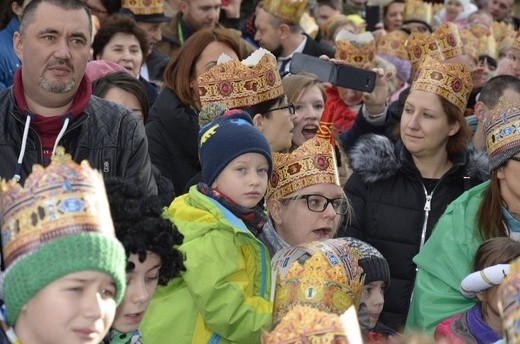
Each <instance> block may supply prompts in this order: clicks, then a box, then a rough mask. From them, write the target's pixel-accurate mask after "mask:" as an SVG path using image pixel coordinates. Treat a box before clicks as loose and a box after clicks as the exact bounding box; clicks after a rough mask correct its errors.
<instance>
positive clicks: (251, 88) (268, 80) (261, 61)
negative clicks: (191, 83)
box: [198, 48, 283, 109]
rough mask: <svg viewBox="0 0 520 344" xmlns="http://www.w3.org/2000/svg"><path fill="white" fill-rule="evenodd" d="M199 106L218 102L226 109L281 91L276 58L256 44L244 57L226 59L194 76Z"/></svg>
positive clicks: (271, 95) (252, 103) (260, 100)
mask: <svg viewBox="0 0 520 344" xmlns="http://www.w3.org/2000/svg"><path fill="white" fill-rule="evenodd" d="M198 87H199V95H200V102H201V105H202V107H204V106H207V105H208V104H211V103H220V104H223V105H225V106H227V107H228V108H230V109H234V108H240V107H245V106H252V105H256V104H259V103H261V102H264V101H267V100H271V99H275V98H277V97H279V96H281V95H282V94H283V86H282V79H281V78H280V73H279V72H278V64H277V62H276V58H275V57H274V55H273V54H271V53H270V52H269V51H267V50H265V49H263V48H260V49H258V50H256V51H255V52H254V53H253V54H252V55H251V56H249V57H248V58H247V59H245V60H244V61H242V62H240V61H238V60H233V59H229V60H227V61H226V62H224V63H221V64H217V65H216V66H214V67H213V68H211V69H210V70H209V71H207V72H206V73H204V74H202V75H201V76H199V78H198Z"/></svg>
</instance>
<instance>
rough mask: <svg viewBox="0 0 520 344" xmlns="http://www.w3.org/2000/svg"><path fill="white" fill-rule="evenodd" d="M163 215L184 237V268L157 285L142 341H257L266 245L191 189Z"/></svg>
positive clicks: (266, 280) (266, 303)
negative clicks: (184, 269)
mask: <svg viewBox="0 0 520 344" xmlns="http://www.w3.org/2000/svg"><path fill="white" fill-rule="evenodd" d="M165 214H166V216H167V217H168V218H169V219H170V220H171V221H173V222H174V223H175V225H176V226H177V227H178V229H179V231H180V232H181V233H182V234H183V235H184V242H183V244H182V245H181V246H180V250H181V251H182V253H183V254H184V256H185V259H186V260H185V262H184V265H185V266H186V271H184V272H183V273H182V274H181V276H180V277H178V278H175V279H174V280H172V281H170V283H169V284H168V285H167V286H165V287H160V288H158V289H157V291H156V293H155V295H154V297H153V299H152V302H151V303H150V306H149V307H148V310H147V311H146V314H145V317H144V319H143V322H142V325H141V328H140V330H141V333H142V338H143V342H144V343H146V344H154V343H157V344H165V343H183V344H184V343H197V344H200V343H259V342H260V333H261V331H262V329H266V330H269V326H270V325H271V321H272V312H273V305H272V303H271V302H270V297H271V264H270V258H269V254H268V252H267V250H266V248H265V246H264V244H262V243H261V242H260V241H259V240H257V239H256V238H255V236H254V235H253V234H252V233H251V232H250V231H249V230H248V229H247V228H246V226H245V224H244V223H243V222H242V221H241V220H240V219H238V218H237V217H236V216H235V215H233V214H232V213H231V212H230V211H229V210H227V209H226V208H225V207H224V206H222V205H221V204H220V203H218V202H217V201H215V200H214V199H211V198H209V197H207V196H205V195H203V194H201V193H200V192H199V191H198V190H197V187H196V186H193V187H191V188H190V190H189V193H188V194H185V195H183V196H180V197H177V198H176V199H175V200H174V201H173V203H172V204H171V205H170V207H169V209H167V210H166V213H165Z"/></svg>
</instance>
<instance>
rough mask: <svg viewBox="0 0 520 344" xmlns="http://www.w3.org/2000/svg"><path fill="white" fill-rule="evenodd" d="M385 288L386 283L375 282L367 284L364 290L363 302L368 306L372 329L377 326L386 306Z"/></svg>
mask: <svg viewBox="0 0 520 344" xmlns="http://www.w3.org/2000/svg"><path fill="white" fill-rule="evenodd" d="M385 288H386V283H385V282H383V281H374V282H371V283H368V284H365V287H364V288H363V296H362V298H361V302H363V303H365V304H366V305H367V309H368V313H369V315H370V328H374V326H376V323H377V321H378V320H379V315H380V314H381V312H382V311H383V305H384V304H385V295H384V293H385Z"/></svg>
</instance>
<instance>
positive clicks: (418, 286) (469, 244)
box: [406, 182, 489, 334]
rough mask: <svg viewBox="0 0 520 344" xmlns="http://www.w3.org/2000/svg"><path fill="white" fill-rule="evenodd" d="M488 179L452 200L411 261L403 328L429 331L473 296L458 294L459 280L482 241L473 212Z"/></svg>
mask: <svg viewBox="0 0 520 344" xmlns="http://www.w3.org/2000/svg"><path fill="white" fill-rule="evenodd" d="M488 187H489V182H484V183H482V184H480V185H477V186H475V187H474V188H472V189H470V190H468V191H466V192H465V193H463V194H462V195H460V196H459V197H458V198H457V199H456V200H454V201H453V202H452V203H451V204H450V205H449V206H448V208H446V211H445V212H444V214H443V215H442V217H441V218H440V219H439V222H437V225H436V226H435V228H434V230H433V234H432V235H431V237H430V238H429V239H428V241H426V244H425V245H424V246H423V248H422V249H421V251H420V252H419V254H417V255H416V256H415V257H414V259H413V261H414V263H415V264H417V268H418V269H419V270H418V272H417V277H416V279H415V286H414V291H413V295H412V303H411V305H410V311H409V313H408V319H407V322H406V330H410V331H411V330H417V329H419V330H421V331H424V332H426V333H429V334H432V333H433V331H434V330H435V327H436V326H437V324H438V323H440V322H441V321H443V320H445V319H447V318H449V317H451V316H453V315H455V314H457V313H462V312H464V311H466V310H467V309H469V308H471V306H473V305H474V304H475V302H476V299H466V298H465V297H464V296H462V294H461V293H460V291H459V290H460V282H461V281H462V280H463V279H464V278H465V277H466V276H467V275H468V274H469V273H470V272H471V270H472V264H473V258H474V257H475V253H476V252H477V249H478V247H479V246H480V244H481V243H482V242H483V239H482V236H481V235H480V233H479V231H478V230H477V224H476V219H477V211H478V208H479V206H480V202H481V201H482V197H483V193H484V192H485V191H486V190H487V189H488Z"/></svg>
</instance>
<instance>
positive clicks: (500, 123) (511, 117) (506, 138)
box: [484, 98, 520, 170]
mask: <svg viewBox="0 0 520 344" xmlns="http://www.w3.org/2000/svg"><path fill="white" fill-rule="evenodd" d="M484 127H485V128H486V147H487V152H488V156H489V167H490V168H491V169H492V170H494V169H496V168H498V167H500V166H501V165H502V164H503V163H504V162H506V161H507V160H508V159H510V158H511V157H512V156H513V155H515V154H516V153H518V152H520V102H519V101H516V102H512V103H508V102H507V101H506V100H505V99H504V98H500V99H499V101H498V105H497V106H496V107H495V108H494V109H493V110H492V111H491V113H490V114H489V115H488V117H487V118H486V120H485V121H484Z"/></svg>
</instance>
